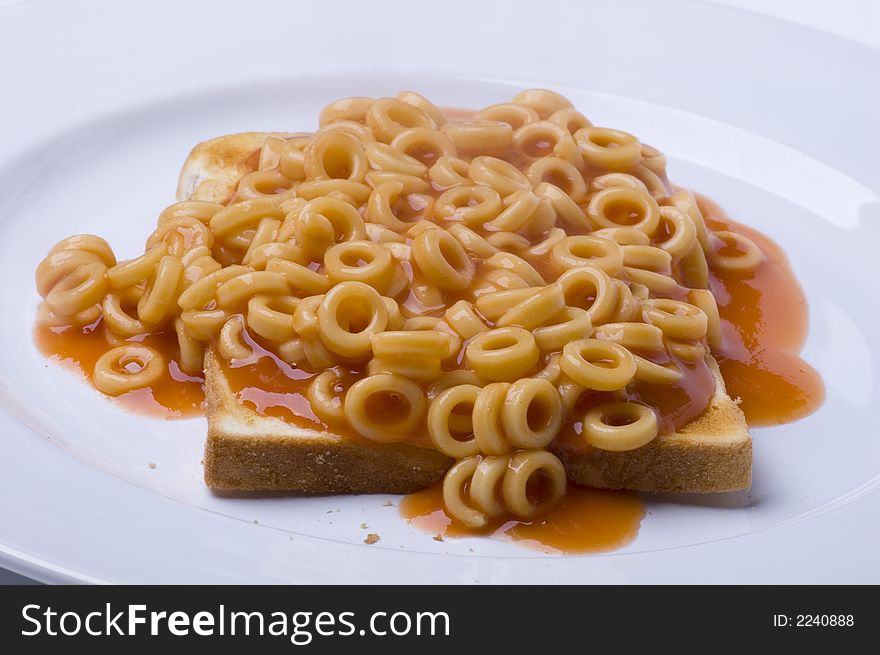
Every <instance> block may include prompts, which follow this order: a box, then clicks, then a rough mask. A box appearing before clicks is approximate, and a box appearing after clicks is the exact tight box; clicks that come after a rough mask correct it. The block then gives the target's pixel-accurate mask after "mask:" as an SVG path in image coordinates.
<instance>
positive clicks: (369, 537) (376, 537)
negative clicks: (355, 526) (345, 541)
mask: <svg viewBox="0 0 880 655" xmlns="http://www.w3.org/2000/svg"><path fill="white" fill-rule="evenodd" d="M377 541H379V535H377V534H376V533H375V532H371V533H370V534H368V535H367V538H366V539H364V543H365V544H367V545H373V544H374V543H376V542H377Z"/></svg>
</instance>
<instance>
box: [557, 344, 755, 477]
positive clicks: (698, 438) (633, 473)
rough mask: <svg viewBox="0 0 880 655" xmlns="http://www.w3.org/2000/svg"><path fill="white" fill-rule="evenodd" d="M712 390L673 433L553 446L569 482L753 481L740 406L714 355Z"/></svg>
mask: <svg viewBox="0 0 880 655" xmlns="http://www.w3.org/2000/svg"><path fill="white" fill-rule="evenodd" d="M708 363H709V367H710V368H711V370H712V372H713V374H714V377H715V394H714V396H713V397H712V399H711V400H710V401H709V406H708V407H707V408H706V411H705V412H704V413H703V414H702V415H701V416H700V417H699V418H697V419H694V420H693V421H691V422H690V423H688V424H687V425H686V426H685V427H684V428H682V429H681V430H680V431H678V432H675V433H673V434H667V435H660V436H658V437H657V438H656V439H654V440H653V441H651V442H650V443H648V444H646V445H644V446H642V447H641V448H637V449H635V450H628V451H626V452H610V451H607V450H599V449H598V448H590V449H587V450H579V451H578V452H572V451H570V450H568V449H566V448H563V447H559V446H557V447H555V448H553V451H554V452H555V453H556V454H557V456H558V457H559V458H560V459H561V460H562V463H563V464H564V465H565V469H566V471H567V472H568V477H569V479H571V480H572V481H573V482H576V483H577V484H581V485H584V486H587V487H598V488H601V489H631V490H634V491H651V492H680V493H720V492H725V491H740V490H743V489H748V488H749V487H750V486H751V484H752V440H751V437H750V436H749V432H748V426H747V425H746V421H745V417H744V416H743V413H742V411H741V410H740V408H739V407H738V406H737V404H736V402H734V400H733V399H732V398H731V397H730V396H728V395H727V391H726V389H725V387H724V379H723V378H722V377H721V371H720V370H719V369H718V364H717V363H716V362H715V360H714V359H712V358H709V359H708Z"/></svg>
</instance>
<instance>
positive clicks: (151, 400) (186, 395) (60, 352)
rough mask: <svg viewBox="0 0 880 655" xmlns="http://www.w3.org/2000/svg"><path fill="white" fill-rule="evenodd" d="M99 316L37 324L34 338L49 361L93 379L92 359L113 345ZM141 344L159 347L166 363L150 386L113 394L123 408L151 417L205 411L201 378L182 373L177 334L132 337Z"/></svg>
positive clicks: (115, 400) (187, 415)
mask: <svg viewBox="0 0 880 655" xmlns="http://www.w3.org/2000/svg"><path fill="white" fill-rule="evenodd" d="M105 335H106V332H105V330H104V326H103V325H101V321H100V319H99V320H98V321H97V322H96V323H94V324H92V325H88V326H86V327H83V328H74V327H69V328H51V327H48V326H46V325H37V327H36V329H35V330H34V341H35V342H36V344H37V348H38V349H39V350H40V352H41V353H43V354H44V355H45V356H46V357H47V358H49V360H50V361H53V362H57V363H59V364H61V365H62V366H64V367H65V368H67V369H68V370H70V371H73V372H74V373H75V374H77V375H80V376H82V377H83V378H85V379H86V380H88V382H89V384H91V381H92V373H93V372H94V370H95V362H97V361H98V359H99V358H100V357H101V355H103V354H104V353H105V352H107V350H108V349H110V348H112V347H113V344H111V343H110V342H109V341H108V340H107V337H106V336H105ZM132 340H133V341H135V340H136V341H138V342H139V343H143V344H144V345H147V346H151V347H153V348H155V349H156V350H158V351H159V352H160V353H162V355H163V356H164V357H165V361H167V362H168V365H167V367H166V369H165V373H164V375H163V376H162V378H161V379H160V380H159V382H158V383H157V384H155V385H153V386H151V387H146V388H144V389H136V390H134V391H129V392H128V393H124V394H122V395H121V396H116V397H115V398H112V400H113V402H115V403H116V404H118V405H120V406H121V407H124V408H125V409H127V410H129V411H132V412H135V413H137V414H142V415H145V416H151V417H154V418H165V419H177V418H190V417H193V416H200V415H202V414H204V406H205V394H204V391H203V390H202V383H203V382H204V379H203V378H196V377H192V376H189V375H186V374H185V373H183V372H182V371H181V370H180V368H179V367H178V365H177V361H176V360H175V358H176V357H177V336H176V335H175V334H174V331H173V330H171V331H170V332H163V333H160V334H153V335H147V336H144V337H135V338H133V339H132Z"/></svg>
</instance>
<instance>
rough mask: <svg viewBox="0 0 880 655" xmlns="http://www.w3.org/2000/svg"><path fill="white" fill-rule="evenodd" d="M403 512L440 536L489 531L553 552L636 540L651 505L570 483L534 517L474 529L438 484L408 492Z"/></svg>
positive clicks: (632, 495)
mask: <svg viewBox="0 0 880 655" xmlns="http://www.w3.org/2000/svg"><path fill="white" fill-rule="evenodd" d="M400 513H401V515H402V516H403V517H404V518H406V519H407V520H408V521H409V522H410V523H411V524H412V525H414V526H415V527H417V528H419V529H420V530H422V531H424V532H427V533H429V534H433V535H435V539H442V538H445V537H462V536H478V535H485V536H491V537H494V538H499V539H504V540H507V541H513V542H516V543H518V544H520V545H522V546H525V547H527V548H532V549H534V550H540V551H542V552H545V553H546V552H549V553H572V554H574V553H601V552H607V551H609V550H616V549H618V548H621V547H622V546H625V545H626V544H628V543H629V542H631V541H632V540H633V539H634V538H635V536H636V534H637V533H638V531H639V524H640V523H641V521H642V517H643V516H644V515H645V505H644V503H643V502H642V501H641V499H640V498H639V496H638V494H635V493H631V492H621V491H604V490H601V489H585V488H583V487H578V486H575V485H569V488H568V492H567V493H566V494H565V496H564V497H563V498H562V502H561V503H560V504H559V505H558V506H557V507H556V508H555V509H554V510H553V511H551V512H550V513H549V514H546V515H544V516H542V517H540V518H537V519H533V520H523V519H513V520H511V519H509V518H504V519H496V520H494V521H493V522H490V523H489V525H487V526H486V527H485V528H483V529H481V530H474V529H472V528H468V527H466V526H464V525H462V524H461V523H460V522H458V521H457V520H455V519H453V518H451V517H450V516H449V515H448V514H447V513H446V511H445V510H444V508H443V491H442V489H441V488H440V485H435V486H433V487H430V488H429V489H425V490H424V491H418V492H416V493H414V494H410V495H409V496H406V497H405V498H404V499H403V501H401V503H400Z"/></svg>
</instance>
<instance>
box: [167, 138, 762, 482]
mask: <svg viewBox="0 0 880 655" xmlns="http://www.w3.org/2000/svg"><path fill="white" fill-rule="evenodd" d="M267 136H270V134H269V133H244V134H236V135H230V136H225V137H220V138H218V139H214V140H211V141H207V142H205V143H202V144H199V145H198V146H196V148H195V149H194V150H193V151H192V153H191V154H190V156H189V157H188V159H187V161H186V162H185V164H184V166H183V169H182V171H181V175H180V183H179V186H178V200H208V201H213V202H223V201H225V200H228V199H229V198H231V197H232V196H233V195H234V193H235V189H236V185H237V182H238V180H239V179H240V177H241V176H242V175H244V174H245V173H247V172H249V171H251V170H254V169H255V168H256V166H257V161H258V154H259V153H258V149H259V148H260V146H261V144H262V141H263V139H265V137H267ZM707 363H708V364H709V367H710V370H711V371H712V373H713V375H714V377H715V393H714V395H713V396H712V398H711V400H710V403H709V406H708V409H707V410H706V411H705V413H704V414H703V415H702V416H700V417H699V418H697V419H695V420H693V421H691V422H690V423H689V424H688V425H686V426H685V427H684V428H682V429H680V430H679V431H678V432H676V433H674V434H665V435H661V436H659V437H657V438H655V439H653V440H652V441H650V442H649V443H648V444H647V445H644V446H641V447H640V448H636V449H634V450H628V451H625V452H612V451H609V450H600V449H597V448H590V447H579V448H577V449H569V448H566V447H565V446H564V445H562V444H554V446H553V448H552V449H553V451H554V452H555V453H556V454H557V456H558V457H559V458H560V459H561V460H562V462H563V463H564V465H565V469H566V472H567V474H568V476H569V479H570V480H571V481H573V482H575V483H578V484H582V485H587V486H592V487H599V488H608V489H631V490H638V491H648V492H692V493H715V492H726V491H735V490H741V489H746V488H748V487H749V485H750V483H751V460H752V454H751V439H750V436H749V433H748V429H747V426H746V423H745V419H744V417H743V414H742V412H741V411H740V410H739V408H738V406H737V404H736V402H735V401H734V400H733V399H731V398H730V397H729V396H728V395H727V392H726V390H725V387H724V381H723V379H722V378H721V374H720V371H719V369H718V366H717V364H716V363H715V361H714V359H712V358H711V357H707ZM205 378H206V391H207V397H208V423H209V430H208V439H207V442H206V448H205V459H204V465H205V481H206V483H207V485H208V486H209V487H211V488H214V489H222V490H244V491H293V492H302V493H377V492H385V493H406V492H411V491H415V490H418V489H421V488H424V487H427V486H429V485H431V484H434V483H436V482H439V481H440V480H441V479H442V478H443V476H444V474H445V472H446V470H447V469H448V468H449V466H450V465H451V464H452V463H453V460H452V459H451V458H449V457H447V456H446V455H443V454H442V453H440V452H439V451H436V450H434V449H431V448H423V447H418V446H414V445H410V444H382V443H376V444H366V445H365V444H362V443H361V442H352V441H350V440H347V439H345V438H343V437H342V436H339V435H335V434H333V433H331V432H318V431H314V430H305V429H302V428H298V427H295V426H293V425H291V424H288V423H286V422H285V421H283V420H281V419H278V418H273V417H267V416H263V415H261V414H258V413H257V412H255V411H252V410H251V409H249V408H248V407H246V406H244V405H242V404H241V403H240V402H239V400H238V399H237V398H236V396H235V394H234V393H233V392H232V390H231V388H230V385H229V384H228V381H227V380H226V378H225V375H224V372H223V368H222V366H220V365H219V362H218V360H217V357H216V355H215V354H214V353H212V352H210V351H209V352H208V354H207V356H206V359H205Z"/></svg>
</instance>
